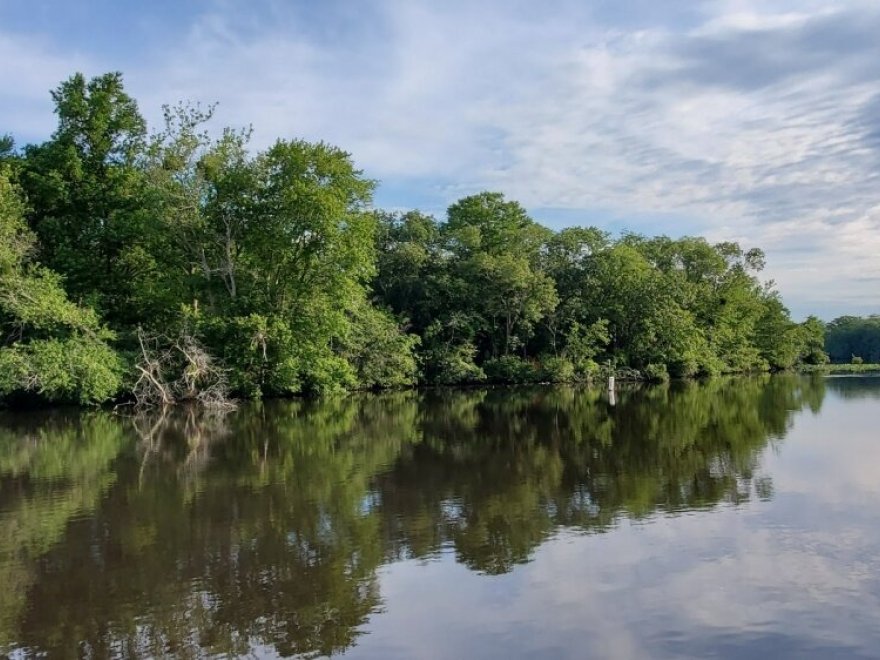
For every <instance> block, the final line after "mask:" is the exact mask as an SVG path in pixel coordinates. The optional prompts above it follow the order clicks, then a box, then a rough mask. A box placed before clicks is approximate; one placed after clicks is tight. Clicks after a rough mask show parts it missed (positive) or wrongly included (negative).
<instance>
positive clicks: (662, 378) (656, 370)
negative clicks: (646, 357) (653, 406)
mask: <svg viewBox="0 0 880 660" xmlns="http://www.w3.org/2000/svg"><path fill="white" fill-rule="evenodd" d="M645 379H646V380H648V381H650V382H652V383H666V382H668V381H669V371H668V370H667V369H666V365H665V364H649V365H648V366H647V367H645Z"/></svg>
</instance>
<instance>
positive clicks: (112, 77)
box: [21, 73, 149, 327]
mask: <svg viewBox="0 0 880 660" xmlns="http://www.w3.org/2000/svg"><path fill="white" fill-rule="evenodd" d="M52 99H53V101H54V102H55V112H56V114H57V115H58V128H57V129H56V131H55V133H54V134H53V135H52V138H51V139H50V140H49V141H48V142H45V143H44V144H42V145H39V146H36V145H32V146H28V147H26V148H25V150H24V162H23V167H22V169H23V171H22V174H21V182H22V185H23V187H24V189H25V192H26V194H27V197H28V201H29V203H30V205H31V207H32V208H31V212H30V213H29V214H28V215H29V221H30V225H31V227H32V228H33V229H34V231H35V232H36V234H37V236H38V238H39V240H40V258H41V260H42V261H43V263H44V264H45V265H46V266H48V267H49V268H51V269H52V270H54V271H56V272H58V273H59V274H60V275H62V276H63V277H64V286H65V288H66V290H67V292H68V293H69V294H70V295H71V297H72V298H73V299H74V300H81V301H85V302H87V303H90V304H92V305H94V306H95V307H96V308H97V309H98V311H99V313H101V314H106V315H107V318H108V319H109V320H110V321H111V322H112V323H113V324H114V325H115V326H117V327H121V326H123V325H124V324H129V323H133V322H136V321H137V320H138V319H139V316H140V314H139V311H138V309H137V308H136V306H135V305H134V303H133V299H134V288H135V286H136V283H137V282H138V281H139V279H140V276H141V273H140V272H139V271H138V269H137V268H136V266H137V263H138V260H137V259H136V258H135V254H134V253H135V251H136V247H137V245H138V244H139V242H140V240H141V238H142V237H143V235H144V233H145V224H146V222H147V219H148V217H149V208H148V207H147V206H146V203H145V198H144V196H143V186H142V179H141V176H140V171H139V169H138V167H137V161H138V159H139V158H140V156H141V154H142V149H143V145H144V137H145V132H146V125H145V123H144V120H143V118H142V117H141V115H140V113H139V112H138V107H137V104H136V103H135V101H134V99H132V98H131V97H130V96H129V95H128V94H127V93H126V92H125V90H124V88H123V83H122V74H120V73H108V74H105V75H102V76H98V77H96V78H93V79H91V80H89V81H87V80H86V78H85V77H84V76H83V75H82V74H76V75H74V76H72V77H71V78H70V79H68V80H67V81H65V82H63V83H62V84H61V85H60V86H59V87H58V89H56V90H55V91H54V92H53V93H52Z"/></svg>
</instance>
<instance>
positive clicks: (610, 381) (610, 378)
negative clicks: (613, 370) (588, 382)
mask: <svg viewBox="0 0 880 660" xmlns="http://www.w3.org/2000/svg"><path fill="white" fill-rule="evenodd" d="M608 391H609V392H613V391H614V376H608Z"/></svg>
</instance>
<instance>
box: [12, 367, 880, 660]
mask: <svg viewBox="0 0 880 660" xmlns="http://www.w3.org/2000/svg"><path fill="white" fill-rule="evenodd" d="M878 426H880V379H872V378H831V379H820V378H800V377H788V376H786V377H775V378H763V379H738V380H719V381H714V382H711V383H708V384H703V385H696V384H690V385H673V386H671V387H659V388H653V389H644V390H632V391H624V392H621V393H619V395H618V397H617V401H616V404H615V405H611V403H610V402H609V401H608V398H607V395H605V394H603V393H601V392H597V391H590V390H583V389H536V390H531V389H522V390H493V391H460V392H432V393H427V394H425V393H422V394H416V393H398V394H391V395H383V396H361V397H351V398H347V399H344V400H338V401H330V402H323V403H307V402H293V403H272V404H265V405H259V404H256V405H249V406H245V407H242V408H240V409H239V410H238V411H236V412H233V413H231V414H228V415H226V416H225V417H224V416H218V415H215V416H207V417H206V416H198V415H195V414H193V413H188V412H186V411H177V412H176V413H175V414H174V415H171V416H167V417H161V416H159V415H156V414H154V415H145V416H141V417H137V418H125V417H120V416H115V415H113V414H109V413H104V412H91V413H87V414H79V413H75V412H54V413H51V414H47V413H40V414H31V415H12V414H6V415H5V416H0V653H4V652H5V653H9V654H10V655H11V656H13V657H26V656H31V655H48V657H53V658H54V657H59V658H64V657H77V656H88V657H107V656H117V657H147V656H166V655H172V656H179V657H193V656H204V655H211V654H218V655H251V656H256V657H275V656H291V655H300V654H301V655H305V656H318V655H324V654H333V655H342V654H345V655H346V656H350V657H352V658H471V657H473V658H585V657H587V658H589V657H596V658H682V657H694V658H706V657H718V658H756V657H773V658H786V657H790V658H804V657H821V658H827V657H835V658H837V657H839V658H849V657H853V658H858V657H865V658H868V657H872V658H876V657H880V433H878Z"/></svg>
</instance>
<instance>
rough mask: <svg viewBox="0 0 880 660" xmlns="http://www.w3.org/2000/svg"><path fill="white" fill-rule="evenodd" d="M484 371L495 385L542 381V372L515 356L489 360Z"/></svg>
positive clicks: (484, 366)
mask: <svg viewBox="0 0 880 660" xmlns="http://www.w3.org/2000/svg"><path fill="white" fill-rule="evenodd" d="M483 369H485V371H486V376H487V377H488V379H489V380H490V381H492V382H493V383H537V382H539V381H540V380H541V372H540V370H538V369H536V368H535V366H534V365H533V364H532V363H531V362H527V361H525V360H523V359H521V358H518V357H516V356H514V355H505V356H503V357H500V358H492V359H491V360H487V361H486V363H485V364H484V365H483Z"/></svg>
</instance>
